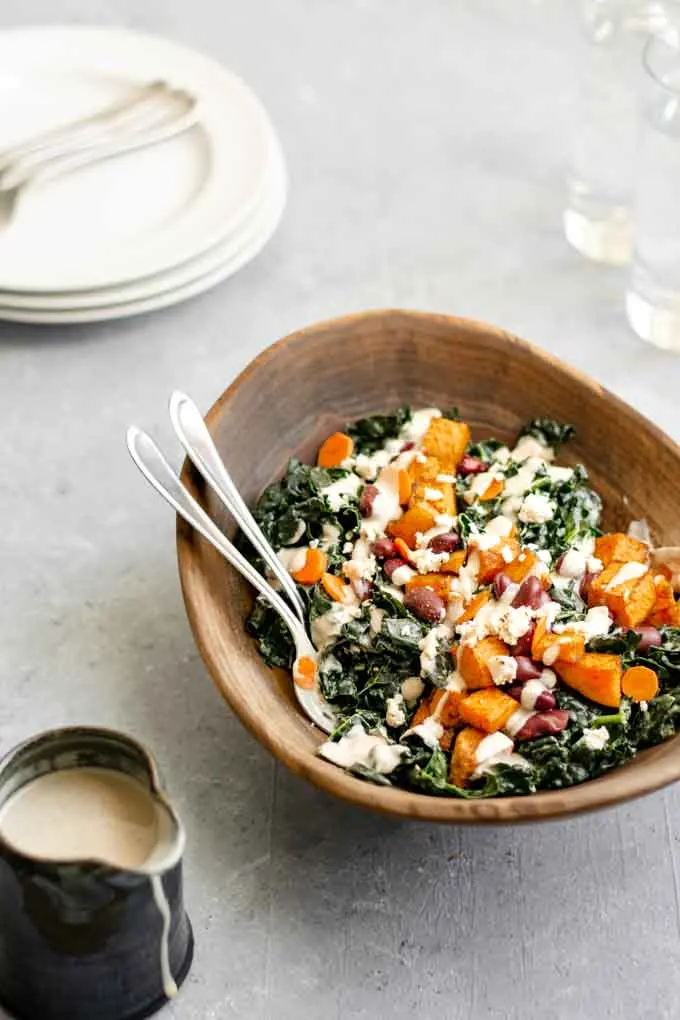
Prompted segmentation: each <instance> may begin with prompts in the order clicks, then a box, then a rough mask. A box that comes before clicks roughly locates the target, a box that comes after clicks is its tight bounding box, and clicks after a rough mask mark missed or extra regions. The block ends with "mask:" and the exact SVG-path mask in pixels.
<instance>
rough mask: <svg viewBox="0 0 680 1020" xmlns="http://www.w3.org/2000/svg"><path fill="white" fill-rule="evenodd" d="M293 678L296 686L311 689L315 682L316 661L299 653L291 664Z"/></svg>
mask: <svg viewBox="0 0 680 1020" xmlns="http://www.w3.org/2000/svg"><path fill="white" fill-rule="evenodd" d="M293 680H294V681H295V683H296V684H297V685H298V687H304V688H305V690H308V691H309V690H311V689H312V688H313V687H314V684H315V683H316V663H315V662H314V659H312V658H310V656H309V655H301V656H300V658H299V659H298V660H297V661H296V663H295V665H294V666H293Z"/></svg>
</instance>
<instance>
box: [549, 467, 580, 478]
mask: <svg viewBox="0 0 680 1020" xmlns="http://www.w3.org/2000/svg"><path fill="white" fill-rule="evenodd" d="M573 473H574V469H573V468H570V467H553V465H551V466H550V467H549V468H548V478H549V479H550V481H551V482H568V481H569V479H570V478H571V476H572V475H573Z"/></svg>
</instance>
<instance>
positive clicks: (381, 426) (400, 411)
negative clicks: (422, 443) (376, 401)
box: [347, 407, 411, 454]
mask: <svg viewBox="0 0 680 1020" xmlns="http://www.w3.org/2000/svg"><path fill="white" fill-rule="evenodd" d="M410 420H411V408H410V407H398V408H397V410H396V411H395V412H394V414H374V415H372V416H371V417H370V418H360V419H359V420H358V421H355V422H354V424H353V425H350V426H349V428H348V429H347V434H348V435H349V436H351V438H352V439H353V440H354V452H355V453H365V454H371V453H375V452H376V450H380V449H382V447H383V446H384V445H385V443H386V442H387V440H388V439H396V438H397V437H398V435H399V433H400V432H401V430H402V428H403V427H404V425H405V424H406V423H407V422H408V421H410Z"/></svg>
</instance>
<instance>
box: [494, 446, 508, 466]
mask: <svg viewBox="0 0 680 1020" xmlns="http://www.w3.org/2000/svg"><path fill="white" fill-rule="evenodd" d="M491 460H492V461H495V462H496V463H497V464H507V463H508V461H509V460H510V450H509V449H508V447H507V446H499V447H498V449H497V450H496V451H495V452H494V455H493V457H492V458H491Z"/></svg>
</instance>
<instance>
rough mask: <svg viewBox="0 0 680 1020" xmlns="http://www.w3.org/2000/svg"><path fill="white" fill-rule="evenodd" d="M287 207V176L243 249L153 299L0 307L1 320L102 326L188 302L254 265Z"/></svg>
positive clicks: (253, 228)
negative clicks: (41, 307) (90, 304)
mask: <svg viewBox="0 0 680 1020" xmlns="http://www.w3.org/2000/svg"><path fill="white" fill-rule="evenodd" d="M285 204H286V182H285V176H284V177H283V178H282V179H281V180H280V182H279V188H278V189H275V191H274V192H273V193H272V195H271V196H270V201H269V202H268V203H265V206H264V207H263V209H262V210H261V211H260V214H259V215H258V216H257V217H255V219H254V221H253V224H252V227H251V229H250V231H248V232H246V234H245V235H244V237H243V243H242V246H241V248H240V249H239V251H238V252H236V253H235V254H233V253H232V254H231V255H230V256H229V257H228V258H227V259H226V260H223V261H221V262H216V264H215V265H214V267H213V268H212V269H210V270H208V271H204V272H203V273H202V274H199V275H197V276H195V277H192V278H188V279H186V280H185V282H184V283H183V284H181V285H180V286H175V287H172V288H170V289H168V290H163V291H160V292H158V293H156V294H154V295H153V296H150V297H145V298H141V299H138V300H134V301H125V302H122V303H113V304H102V305H97V306H95V307H93V308H66V309H61V310H59V309H52V310H42V311H41V310H34V309H28V308H6V307H3V306H1V305H0V320H6V321H7V322H26V323H33V324H36V325H46V326H48V325H59V324H64V325H65V324H69V323H88V322H102V321H105V320H107V319H122V318H125V317H127V316H130V315H140V314H142V313H144V312H153V311H156V310H158V309H160V308H167V307H169V306H170V305H174V304H177V303H179V302H180V301H185V300H186V299H187V298H191V297H195V296H196V295H197V294H202V293H203V292H204V291H206V290H209V289H210V288H211V287H214V286H216V285H217V284H218V283H221V282H222V281H223V280H226V279H227V278H228V277H230V276H233V275H234V273H236V272H238V270H239V269H242V268H243V266H245V265H246V264H247V263H248V262H250V261H252V259H254V258H255V257H256V256H257V255H259V253H260V252H261V251H262V249H263V248H264V247H265V245H266V244H267V242H268V241H269V239H270V238H271V236H272V234H273V233H274V231H275V230H276V228H277V226H278V224H279V221H280V219H281V215H282V213H283V210H284V207H285Z"/></svg>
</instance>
